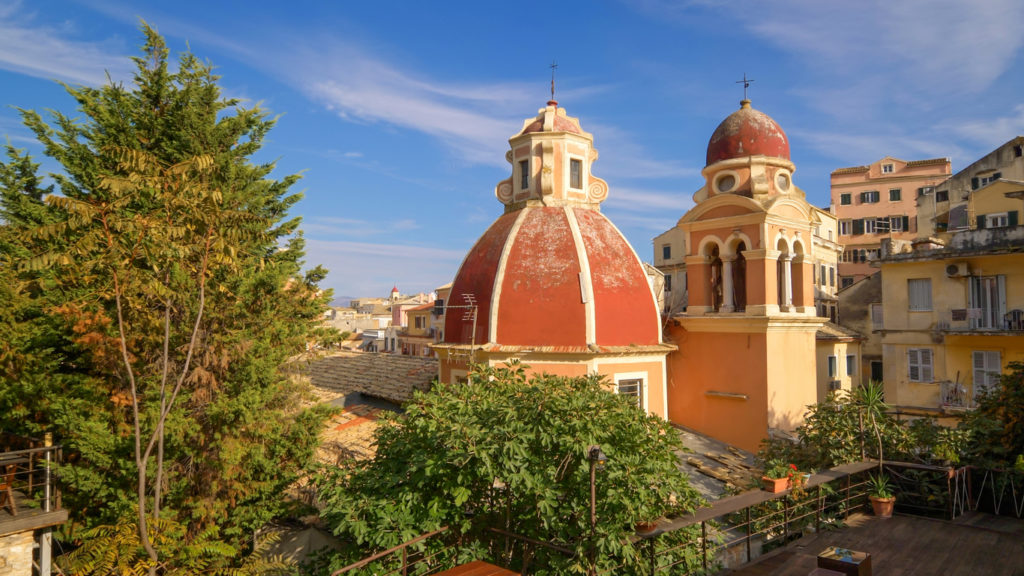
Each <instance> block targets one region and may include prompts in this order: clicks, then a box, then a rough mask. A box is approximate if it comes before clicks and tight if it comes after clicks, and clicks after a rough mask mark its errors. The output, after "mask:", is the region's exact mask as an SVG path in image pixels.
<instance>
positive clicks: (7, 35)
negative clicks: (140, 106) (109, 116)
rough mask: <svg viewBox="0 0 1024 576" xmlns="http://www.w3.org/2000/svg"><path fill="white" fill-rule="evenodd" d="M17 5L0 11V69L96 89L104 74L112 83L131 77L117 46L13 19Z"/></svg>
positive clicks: (30, 20) (24, 18)
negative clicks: (81, 39) (69, 35)
mask: <svg viewBox="0 0 1024 576" xmlns="http://www.w3.org/2000/svg"><path fill="white" fill-rule="evenodd" d="M20 8H21V3H20V2H15V3H14V4H12V5H10V6H8V8H7V9H5V10H0V68H2V69H4V70H9V71H11V72H16V73H19V74H26V75H28V76H34V77H37V78H45V79H57V80H63V81H65V82H69V83H73V84H85V85H89V86H99V85H102V84H105V83H106V82H107V74H108V73H109V75H110V77H111V78H112V79H113V80H114V81H115V82H116V81H124V80H128V79H130V78H131V77H132V71H133V69H134V66H133V64H132V62H131V61H130V60H129V59H128V58H127V57H126V56H124V55H122V54H120V53H119V51H120V50H121V48H122V46H121V43H120V42H117V41H114V40H108V41H104V42H83V41H79V40H75V39H73V38H70V37H68V33H67V32H66V31H64V30H60V29H57V28H54V27H52V26H47V25H43V24H37V23H35V22H34V20H35V19H34V18H33V17H32V16H31V15H28V16H21V17H17V16H16V13H17V12H20V11H22V10H21V9H20Z"/></svg>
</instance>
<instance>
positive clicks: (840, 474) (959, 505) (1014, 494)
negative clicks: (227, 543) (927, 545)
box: [333, 461, 1024, 576]
mask: <svg viewBox="0 0 1024 576" xmlns="http://www.w3.org/2000/svg"><path fill="white" fill-rule="evenodd" d="M877 468H878V463H877V462H872V461H863V462H856V463H853V464H846V465H843V466H837V467H835V468H831V469H829V470H825V471H823V472H820V473H818V474H815V475H813V476H811V477H810V479H809V480H807V482H806V483H805V484H804V486H803V487H801V489H799V490H795V491H794V490H788V491H785V492H780V493H770V492H765V491H761V490H750V491H747V492H743V493H740V494H737V495H735V496H729V497H726V498H723V499H721V500H718V501H716V502H714V503H712V504H711V505H710V506H707V507H704V508H700V509H698V510H696V511H695V512H694V513H693V514H692V515H689V516H684V517H680V518H674V519H670V520H667V521H665V520H663V521H662V522H661V523H660V524H659V529H658V530H656V531H655V532H652V533H648V534H642V535H641V534H637V535H635V536H633V537H631V538H630V540H631V542H632V543H633V545H634V548H635V549H636V551H637V553H638V557H639V558H640V559H642V560H643V561H644V562H645V563H646V566H645V567H644V568H642V569H641V570H639V573H641V574H650V575H652V576H656V575H659V574H670V573H672V574H675V573H690V574H695V573H709V572H714V571H716V570H719V569H722V568H731V567H735V566H739V565H742V564H745V563H748V562H750V561H752V560H754V559H756V558H757V556H759V555H760V554H761V553H762V552H766V551H768V550H770V549H772V548H775V547H779V546H784V545H786V544H788V543H789V542H791V541H793V540H795V539H798V538H800V537H801V536H803V534H804V533H805V532H808V531H812V532H817V531H821V530H823V529H825V528H827V527H830V526H831V527H835V526H841V525H842V523H843V522H845V521H846V520H847V518H848V517H849V515H850V514H851V513H853V512H854V511H857V510H858V509H862V508H863V507H864V506H866V505H867V503H868V491H869V481H868V475H869V474H873V473H876V470H877ZM883 470H884V473H885V474H886V475H887V476H889V478H890V480H891V481H892V483H893V485H894V488H895V493H896V511H897V512H899V513H901V514H909V515H915V516H927V517H932V518H943V519H947V520H952V519H955V518H957V517H959V516H961V515H963V514H965V513H966V512H969V511H978V510H981V511H985V512H990V513H994V514H1002V515H1012V516H1015V517H1017V518H1024V474H1021V473H1020V472H1014V471H1005V470H986V469H980V468H972V467H969V466H966V467H961V468H952V467H948V466H931V465H924V464H915V463H908V462H886V463H885V465H884V467H883ZM446 530H447V528H442V529H440V530H436V531H434V532H431V533H428V534H424V535H422V536H420V537H418V538H416V539H413V540H410V541H409V542H406V543H403V544H401V545H399V546H396V547H393V548H391V549H389V550H385V551H383V552H379V553H377V554H375V555H373V556H371V557H369V558H365V559H363V560H360V561H359V562H357V563H355V564H352V565H350V566H347V567H345V568H343V569H342V570H339V571H337V572H335V573H334V575H333V576H337V575H339V574H343V573H345V572H347V571H350V570H354V569H356V568H360V567H366V566H367V565H369V564H370V563H372V562H375V561H378V560H381V559H383V558H385V557H386V556H389V555H390V556H395V557H396V558H394V559H393V560H392V565H391V566H389V567H388V568H387V569H388V570H390V571H389V572H383V571H381V572H375V574H376V573H380V574H402V575H406V574H410V573H416V574H430V573H433V572H434V571H440V570H442V569H444V568H446V567H450V565H442V564H444V562H440V561H439V560H440V559H442V558H448V559H450V558H453V557H455V556H457V555H458V548H459V547H461V546H462V545H463V542H462V540H461V539H452V540H449V541H448V542H446V543H444V544H439V545H438V546H435V547H434V548H433V549H432V550H431V551H429V552H428V551H427V549H426V548H425V547H421V548H420V549H419V550H417V551H415V552H412V553H410V551H409V550H408V548H409V547H410V546H414V545H417V544H420V543H422V542H423V541H424V540H426V539H427V538H434V537H442V536H443V533H445V532H446ZM449 535H450V534H449ZM487 535H489V536H487ZM460 538H461V537H460ZM482 539H484V540H485V541H484V542H482V543H483V548H482V549H486V550H487V551H488V557H489V558H488V559H489V561H491V562H494V563H495V564H498V565H501V566H503V567H505V568H508V569H511V570H516V571H518V572H520V573H521V574H531V573H534V572H535V571H538V570H543V569H550V567H551V566H550V565H549V562H550V561H552V560H554V559H559V560H560V561H565V560H573V559H575V560H578V561H581V560H582V559H581V558H578V557H577V555H576V554H575V553H574V551H573V550H571V549H569V548H566V547H562V546H558V545H556V544H554V543H553V542H551V541H543V540H538V539H534V538H529V537H526V536H523V535H519V534H514V533H512V532H508V531H505V530H501V529H497V528H488V529H487V530H486V531H485V536H483V537H482ZM453 550H454V553H453ZM478 550H479V549H478ZM398 555H400V559H399V558H397V556H398ZM604 560H605V561H604V562H601V563H600V564H601V565H602V566H601V569H600V570H599V571H598V572H597V573H598V574H623V573H626V571H625V570H624V565H623V563H621V562H620V561H616V560H614V559H609V558H607V557H606V558H604ZM431 563H433V566H430V564H431ZM637 572H638V571H637V569H636V564H635V563H634V567H633V570H632V571H630V573H637Z"/></svg>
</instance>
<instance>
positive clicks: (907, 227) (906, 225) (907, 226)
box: [903, 216, 910, 232]
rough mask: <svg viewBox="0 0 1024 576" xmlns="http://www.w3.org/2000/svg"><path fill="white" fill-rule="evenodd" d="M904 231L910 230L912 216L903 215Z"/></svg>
mask: <svg viewBox="0 0 1024 576" xmlns="http://www.w3.org/2000/svg"><path fill="white" fill-rule="evenodd" d="M903 231H904V232H910V217H909V216H904V217H903Z"/></svg>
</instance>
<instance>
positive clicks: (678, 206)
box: [604, 187, 693, 214]
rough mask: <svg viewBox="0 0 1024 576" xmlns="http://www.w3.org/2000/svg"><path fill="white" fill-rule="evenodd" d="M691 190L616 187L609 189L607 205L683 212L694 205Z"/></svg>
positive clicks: (639, 209)
mask: <svg viewBox="0 0 1024 576" xmlns="http://www.w3.org/2000/svg"><path fill="white" fill-rule="evenodd" d="M692 193H693V191H690V192H654V191H650V190H640V189H637V188H619V187H615V188H612V189H610V190H609V191H608V199H607V200H605V202H604V203H605V205H607V206H613V207H615V208H616V209H618V210H628V211H632V212H647V211H654V210H672V211H677V212H678V214H682V213H683V212H685V211H686V210H689V209H690V208H692V207H693V199H692Z"/></svg>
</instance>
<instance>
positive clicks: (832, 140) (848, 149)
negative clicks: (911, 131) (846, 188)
mask: <svg viewBox="0 0 1024 576" xmlns="http://www.w3.org/2000/svg"><path fill="white" fill-rule="evenodd" d="M790 138H799V139H800V140H801V141H802V142H803V143H804V144H806V145H809V146H811V147H812V148H815V149H817V150H818V151H819V152H821V153H822V154H823V155H825V156H827V157H832V158H836V159H839V160H841V161H843V162H845V163H846V164H847V165H850V166H855V165H861V164H866V163H868V162H874V161H875V160H879V159H880V158H881V157H882V156H883V155H890V156H894V157H896V158H903V159H905V160H915V159H919V158H944V157H949V156H958V155H961V154H962V152H963V149H962V148H961V147H959V146H958V145H957V144H956V143H955V142H952V141H950V140H949V139H948V138H947V139H939V138H935V137H933V135H932V134H927V135H926V134H921V135H918V136H914V137H911V136H904V135H901V134H896V133H884V134H878V133H871V134H865V133H862V132H861V133H852V132H849V131H843V132H824V131H814V130H800V129H794V130H790Z"/></svg>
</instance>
